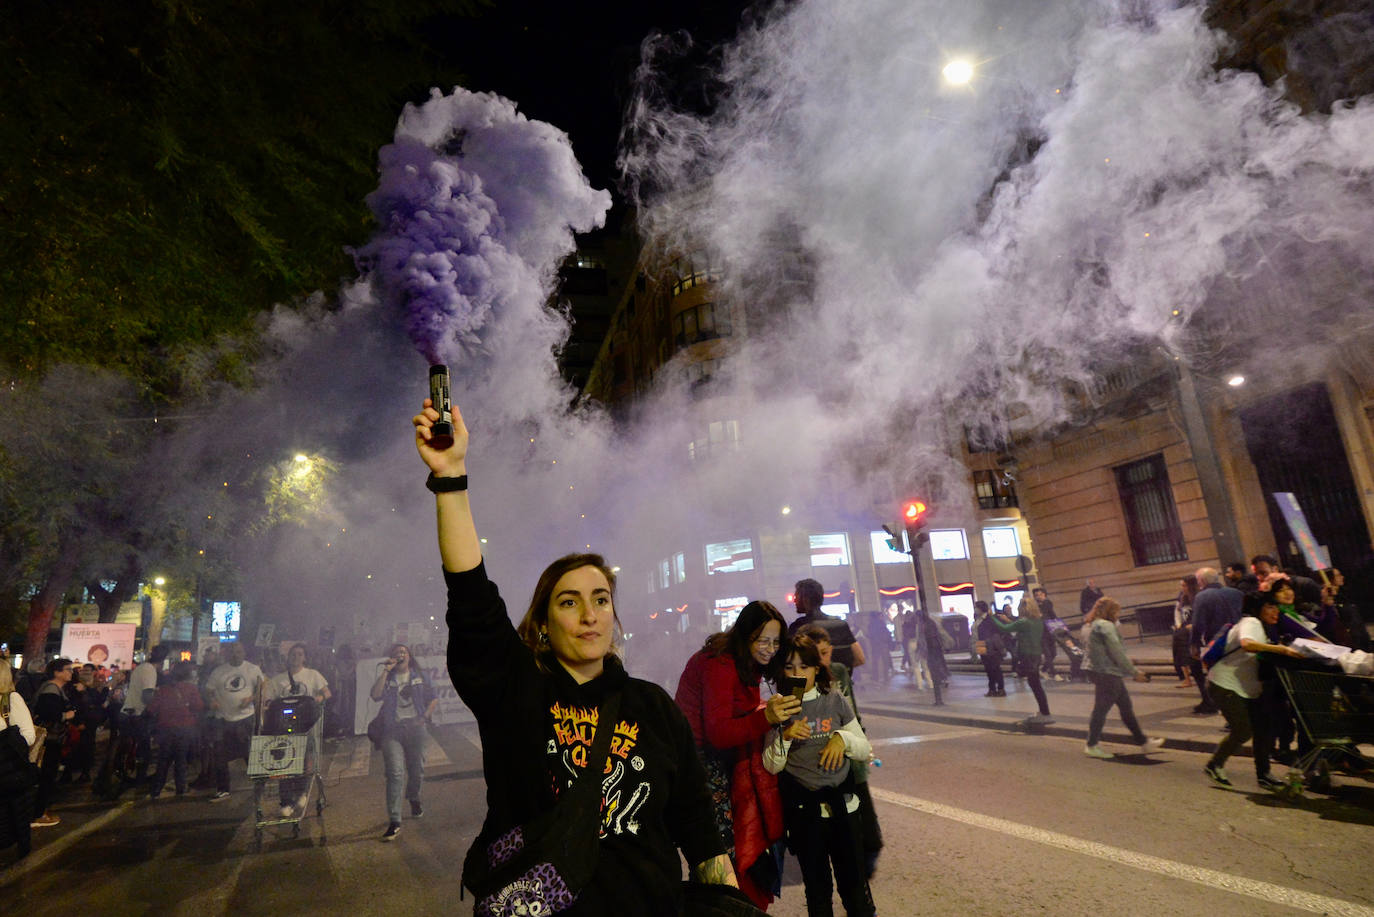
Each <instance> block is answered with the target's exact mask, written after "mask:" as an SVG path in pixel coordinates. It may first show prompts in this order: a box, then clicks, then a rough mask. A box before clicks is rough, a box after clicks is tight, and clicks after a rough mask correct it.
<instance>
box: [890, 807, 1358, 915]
mask: <svg viewBox="0 0 1374 917" xmlns="http://www.w3.org/2000/svg"><path fill="white" fill-rule="evenodd" d="M869 792H870V793H872V794H873V798H874V799H880V800H882V801H883V802H888V803H891V804H892V805H895V806H901V807H902V808H905V809H911V810H913V811H916V812H924V813H925V814H927V815H934V816H936V817H938V818H947V819H950V820H951V821H957V822H963V823H964V824H966V825H973V826H974V827H976V828H986V829H987V830H989V831H996V832H998V833H999V834H1006V835H1009V836H1011V837H1016V838H1020V839H1022V840H1027V841H1034V842H1035V843H1037V844H1044V845H1046V846H1048V847H1057V848H1059V849H1060V850H1067V851H1069V852H1070V853H1079V854H1082V855H1084V856H1090V857H1094V858H1096V859H1099V860H1106V861H1108V862H1110V863H1120V864H1123V865H1126V866H1134V867H1135V868H1136V869H1140V870H1143V871H1145V872H1151V873H1155V874H1156V875H1161V876H1168V877H1169V878H1173V879H1181V880H1183V881H1185V882H1196V883H1198V884H1199V885H1206V886H1208V887H1210V888H1217V889H1221V890H1224V891H1228V892H1234V893H1235V894H1237V895H1245V896H1246V897H1249V898H1257V899H1259V900H1260V901H1267V902H1270V903H1273V904H1280V905H1284V906H1286V907H1292V908H1297V909H1298V910H1304V911H1309V912H1311V913H1313V914H1330V915H1335V917H1374V908H1370V907H1366V906H1365V905H1362V904H1356V903H1355V902H1353V901H1342V900H1341V899H1340V898H1330V897H1327V896H1326V895H1317V894H1313V893H1312V892H1304V891H1299V890H1298V889H1295V888H1284V887H1283V886H1282V885H1274V884H1272V883H1269V882H1261V881H1260V880H1258V879H1249V878H1245V877H1243V876H1233V875H1230V874H1229V873H1224V872H1218V871H1216V870H1214V869H1205V868H1203V867H1201V866H1192V865H1190V864H1188V863H1179V862H1176V861H1174V860H1166V859H1163V858H1162V857H1156V856H1150V855H1149V854H1147V853H1136V852H1135V851H1133V850H1124V849H1122V848H1120V847H1112V846H1110V845H1108V844H1099V843H1097V842H1096V841H1085V840H1083V839H1082V838H1077V837H1071V836H1070V835H1067V834H1059V833H1058V832H1055V831H1046V830H1044V829H1043V828H1033V827H1031V826H1030V825H1022V824H1018V823H1016V822H1014V821H1007V820H1006V819H1004V818H995V817H993V816H991V815H983V814H981V813H979V812H970V811H969V810H967V809H959V808H955V807H954V806H947V805H943V804H942V803H938V802H931V801H930V800H928V799H917V798H916V797H914V796H907V795H905V794H902V793H894V792H892V791H891V790H884V789H882V788H881V787H877V786H874V785H873V784H869Z"/></svg>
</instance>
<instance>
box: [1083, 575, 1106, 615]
mask: <svg viewBox="0 0 1374 917" xmlns="http://www.w3.org/2000/svg"><path fill="white" fill-rule="evenodd" d="M1102 595H1103V592H1102V590H1101V589H1099V588H1097V581H1096V580H1088V581H1087V583H1086V584H1084V586H1083V591H1082V592H1080V593H1078V613H1079V614H1081V615H1086V614H1087V613H1088V612H1089V611H1091V610H1092V607H1093V606H1094V605H1096V604H1097V600H1098V599H1100V598H1102Z"/></svg>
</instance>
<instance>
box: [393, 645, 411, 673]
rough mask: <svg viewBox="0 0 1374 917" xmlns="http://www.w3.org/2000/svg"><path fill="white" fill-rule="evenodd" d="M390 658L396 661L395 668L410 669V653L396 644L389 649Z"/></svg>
mask: <svg viewBox="0 0 1374 917" xmlns="http://www.w3.org/2000/svg"><path fill="white" fill-rule="evenodd" d="M391 658H392V659H395V660H396V668H398V669H401V670H403V671H404V670H405V669H408V668H410V653H408V652H406V648H405V647H404V646H401V645H399V644H397V645H396V646H393V647H392V648H391Z"/></svg>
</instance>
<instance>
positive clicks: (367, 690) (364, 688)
mask: <svg viewBox="0 0 1374 917" xmlns="http://www.w3.org/2000/svg"><path fill="white" fill-rule="evenodd" d="M415 661H416V662H418V663H419V664H420V668H421V669H422V670H423V671H424V673H425V677H426V678H428V679H429V685H430V687H431V688H433V689H434V696H435V697H437V698H438V699H439V703H438V705H437V706H435V708H434V722H436V723H471V722H474V720H473V717H472V712H471V711H469V710H468V708H467V706H466V705H465V704H464V703H463V702H462V701H461V700H459V699H458V692H457V691H455V690H453V683H452V682H450V681H449V680H448V662H447V660H446V659H444V657H443V656H417V657H415ZM384 662H386V657H385V656H379V657H376V658H373V659H359V660H358V666H357V669H356V671H355V681H354V683H355V684H356V685H357V692H358V693H357V694H356V695H355V696H356V697H357V703H355V704H354V711H353V734H354V735H363V734H364V733H366V732H367V724H368V723H370V722H372V718H373V717H374V716H376V715H377V712H378V711H379V710H381V709H382V702H381V701H375V700H373V699H372V686H373V685H374V684H376V683H377V675H378V674H379V673H380V672H381V671H382V663H384Z"/></svg>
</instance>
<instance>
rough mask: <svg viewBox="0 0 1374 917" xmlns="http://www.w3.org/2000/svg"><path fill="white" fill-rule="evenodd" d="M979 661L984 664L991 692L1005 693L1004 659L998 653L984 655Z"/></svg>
mask: <svg viewBox="0 0 1374 917" xmlns="http://www.w3.org/2000/svg"><path fill="white" fill-rule="evenodd" d="M978 659H979V660H980V661H981V662H982V663H983V671H984V672H986V673H987V676H988V690H989V691H1005V690H1006V686H1005V684H1004V683H1003V681H1002V657H1001V656H1000V655H998V654H996V653H984V654H983V655H982V656H979V657H978Z"/></svg>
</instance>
